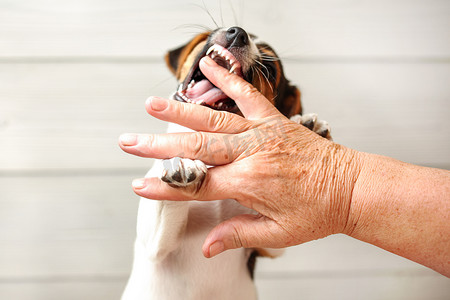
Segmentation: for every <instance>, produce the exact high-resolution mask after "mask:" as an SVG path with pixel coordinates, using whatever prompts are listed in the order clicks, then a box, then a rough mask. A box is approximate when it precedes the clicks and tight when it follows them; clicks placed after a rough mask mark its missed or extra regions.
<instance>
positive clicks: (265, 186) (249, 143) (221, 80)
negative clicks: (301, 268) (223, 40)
mask: <svg viewBox="0 0 450 300" xmlns="http://www.w3.org/2000/svg"><path fill="white" fill-rule="evenodd" d="M200 67H201V69H202V72H203V73H204V75H205V76H206V77H207V78H208V79H209V80H210V81H211V82H212V83H213V84H215V85H216V86H217V87H219V88H220V89H221V90H222V91H223V92H224V93H226V94H227V95H228V96H229V97H230V98H232V99H234V100H235V101H236V103H237V105H238V107H239V109H240V110H241V112H242V113H243V115H244V117H245V118H243V117H241V116H238V115H235V114H231V113H228V112H223V111H215V110H212V109H210V108H207V107H203V106H199V105H192V104H188V103H181V102H177V101H173V100H165V99H162V98H156V97H155V98H151V99H149V101H147V103H146V108H147V111H148V113H149V114H151V115H152V116H154V117H156V118H158V119H161V120H164V121H168V122H174V123H178V124H180V125H183V126H186V127H189V128H192V129H194V130H196V131H197V132H195V133H183V134H154V135H148V134H147V135H145V134H141V135H126V136H122V137H121V142H120V146H121V148H122V149H123V150H124V151H126V152H128V153H131V154H134V155H139V156H144V157H152V158H160V159H166V158H172V157H175V156H182V157H185V158H190V159H199V160H202V161H203V162H205V163H206V164H209V165H212V166H214V167H212V168H210V169H209V171H208V174H207V176H206V178H205V180H204V181H203V183H202V184H201V185H200V186H199V188H198V189H196V190H192V189H184V188H173V187H170V186H169V185H167V184H166V183H164V182H162V181H161V180H159V179H158V178H146V179H139V180H136V181H134V183H133V188H134V190H135V192H136V193H137V194H138V195H140V196H143V197H147V198H150V199H156V200H187V199H190V200H205V201H206V200H216V199H226V198H232V199H236V200H237V201H238V202H239V203H241V204H242V205H244V206H246V207H249V208H251V209H253V210H255V211H256V212H258V213H259V214H258V215H239V216H236V217H234V218H232V219H230V220H227V221H224V222H223V223H222V224H220V225H218V226H217V227H216V228H214V229H213V230H212V231H211V232H210V234H209V235H208V237H207V238H206V240H205V243H204V245H203V253H204V255H205V256H206V257H212V256H214V255H217V254H219V253H220V252H223V251H224V250H227V249H233V248H239V247H247V248H250V247H261V248H262V247H265V248H280V247H286V246H292V245H297V244H300V243H304V242H307V241H310V240H314V239H318V238H322V237H325V236H327V235H330V234H333V233H339V232H347V231H349V230H351V226H352V225H353V222H352V221H351V220H349V219H350V208H351V205H350V204H351V199H352V190H353V187H354V184H355V182H356V179H357V176H358V173H359V165H358V163H357V162H358V155H359V154H358V152H356V151H354V150H351V149H348V148H345V147H343V146H340V145H337V144H335V143H332V142H330V141H328V140H326V139H324V138H321V137H319V136H318V135H317V134H315V133H313V132H311V131H310V130H308V129H306V128H304V127H303V126H301V125H298V124H296V123H294V122H291V121H290V120H288V119H287V118H286V117H284V116H283V115H281V114H280V113H279V112H278V111H277V110H276V109H275V107H274V106H273V105H271V104H270V102H269V101H268V100H267V99H266V98H265V97H264V96H262V95H261V94H260V93H259V92H258V91H257V90H256V89H255V88H254V87H253V86H251V85H250V84H249V83H247V82H246V81H244V80H243V79H242V78H240V77H238V76H236V75H234V74H229V73H228V71H227V70H225V69H223V68H221V67H219V66H218V65H217V64H216V63H215V62H214V61H212V60H211V59H209V58H208V57H206V58H204V59H202V61H201V63H200Z"/></svg>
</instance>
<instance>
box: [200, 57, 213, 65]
mask: <svg viewBox="0 0 450 300" xmlns="http://www.w3.org/2000/svg"><path fill="white" fill-rule="evenodd" d="M201 62H203V63H205V64H206V65H208V66H213V65H214V60H212V59H211V58H210V57H209V56H205V57H203V58H202V60H201Z"/></svg>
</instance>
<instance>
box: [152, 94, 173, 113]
mask: <svg viewBox="0 0 450 300" xmlns="http://www.w3.org/2000/svg"><path fill="white" fill-rule="evenodd" d="M147 104H149V105H150V107H151V108H152V110H154V111H163V110H165V109H166V108H167V106H168V105H169V103H168V102H167V100H166V99H163V98H159V97H150V98H148V99H147Z"/></svg>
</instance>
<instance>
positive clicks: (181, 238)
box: [122, 27, 330, 300]
mask: <svg viewBox="0 0 450 300" xmlns="http://www.w3.org/2000/svg"><path fill="white" fill-rule="evenodd" d="M206 55H208V56H210V57H211V58H212V59H213V60H215V61H216V62H217V63H218V64H219V65H221V66H222V67H224V68H227V69H228V70H229V72H230V73H235V74H237V75H239V76H241V77H242V78H244V79H245V80H246V81H248V82H250V83H251V84H252V85H254V86H255V87H256V88H257V89H258V90H259V91H260V92H261V93H262V94H263V95H264V96H266V98H267V99H269V100H270V101H271V102H272V103H273V105H274V106H275V107H276V108H277V109H278V110H279V111H280V112H281V113H283V114H284V115H285V116H286V117H291V119H292V120H294V121H296V122H298V123H300V124H302V125H304V126H306V127H308V128H309V129H311V130H313V131H315V132H316V133H318V134H320V135H321V136H323V137H326V138H330V129H329V126H328V124H327V123H326V122H325V121H320V120H317V116H316V115H315V114H308V115H303V116H301V115H300V114H301V113H302V106H301V103H300V92H299V90H298V89H297V87H295V86H293V85H291V84H290V83H289V81H288V80H287V79H286V78H285V76H284V73H283V68H282V65H281V61H280V59H279V58H278V56H277V55H276V53H275V51H274V50H273V49H272V48H271V47H270V46H269V45H267V44H265V43H262V42H258V41H257V38H256V37H255V36H254V35H251V34H247V32H246V31H245V30H244V29H242V28H240V27H230V28H218V29H216V30H214V31H211V32H205V33H202V34H199V35H197V36H195V37H194V38H193V39H192V40H191V41H190V42H188V43H187V44H185V45H183V46H181V47H179V48H177V49H174V50H172V51H170V52H168V53H167V55H166V57H165V58H166V62H167V65H168V67H169V69H170V71H171V72H172V73H173V74H174V75H175V76H176V78H177V80H178V82H179V85H178V88H177V91H176V92H175V93H173V94H172V96H171V98H172V99H175V100H178V101H182V102H188V103H193V104H199V105H205V106H208V107H211V108H212V109H216V110H223V111H228V112H232V113H238V114H240V112H239V109H238V107H237V105H236V103H235V102H234V101H233V100H232V99H230V98H228V97H227V96H226V95H225V94H224V93H223V92H222V91H221V90H219V89H218V88H217V87H215V86H214V85H213V84H211V82H209V81H208V80H207V79H206V78H205V76H204V75H203V74H202V72H201V71H200V69H199V61H200V59H201V58H202V57H204V56H206ZM187 131H191V130H190V129H187V128H184V127H181V126H179V125H176V124H170V125H169V129H168V132H187ZM180 156H182V155H181V154H180ZM206 173H207V167H206V165H205V164H204V163H203V162H201V161H198V160H190V159H184V158H174V159H171V160H157V161H156V162H155V163H154V165H153V167H152V168H151V170H150V171H149V172H148V173H147V175H146V176H147V177H160V178H161V180H163V181H165V182H167V183H168V184H170V185H171V186H175V187H181V188H183V187H189V186H193V185H196V184H199V183H201V181H202V180H203V178H204V177H205V176H206ZM248 213H255V212H253V211H251V210H250V209H248V208H246V207H243V206H241V205H240V204H239V203H237V202H236V201H235V200H232V199H226V200H217V201H209V202H200V201H177V202H175V201H154V200H149V199H141V200H140V204H139V210H138V220H137V239H136V242H135V250H134V251H135V252H134V254H135V255H134V263H133V269H132V272H131V276H130V278H129V281H128V284H127V286H126V288H125V291H124V293H123V295H122V300H141V299H142V300H143V299H145V300H150V299H152V300H189V299H192V300H194V299H195V300H210V299H215V300H220V299H223V300H225V299H233V300H239V299H242V300H244V299H245V300H251V299H256V298H257V293H256V289H255V285H254V282H253V271H254V266H255V259H256V257H257V256H266V257H277V256H279V255H280V254H281V253H282V251H283V250H281V249H243V248H241V249H234V250H229V251H226V252H224V253H222V254H220V255H218V256H216V257H214V258H210V259H207V258H205V257H204V256H203V255H202V251H201V247H202V244H203V241H204V239H205V238H206V236H207V234H208V233H209V232H210V230H212V229H213V228H214V227H215V226H216V225H218V224H220V223H221V222H222V221H224V220H227V219H229V218H232V217H234V216H236V215H240V214H248Z"/></svg>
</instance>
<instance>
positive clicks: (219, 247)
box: [209, 241, 225, 257]
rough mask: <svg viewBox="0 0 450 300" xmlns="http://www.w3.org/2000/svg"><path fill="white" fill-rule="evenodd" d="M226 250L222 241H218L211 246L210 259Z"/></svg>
mask: <svg viewBox="0 0 450 300" xmlns="http://www.w3.org/2000/svg"><path fill="white" fill-rule="evenodd" d="M224 250H225V245H224V244H223V242H222V241H216V242H214V243H213V244H212V245H211V246H209V257H213V256H216V255H217V254H220V253H222V252H223V251H224Z"/></svg>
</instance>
